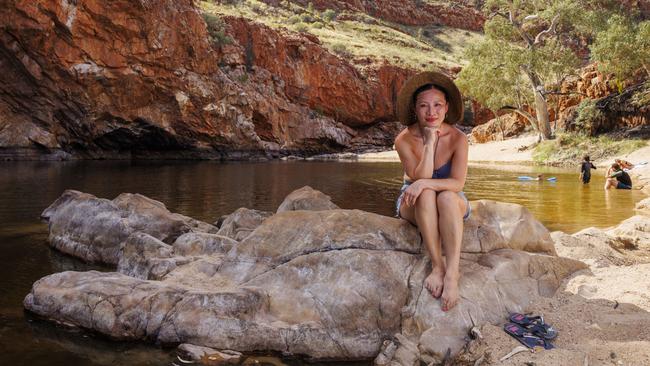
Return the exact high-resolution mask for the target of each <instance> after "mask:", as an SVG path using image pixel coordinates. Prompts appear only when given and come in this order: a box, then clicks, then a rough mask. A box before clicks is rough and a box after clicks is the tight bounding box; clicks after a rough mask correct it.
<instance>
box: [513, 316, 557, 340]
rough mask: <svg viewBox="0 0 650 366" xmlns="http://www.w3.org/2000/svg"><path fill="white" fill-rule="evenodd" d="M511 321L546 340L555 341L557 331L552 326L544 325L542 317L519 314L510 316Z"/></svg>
mask: <svg viewBox="0 0 650 366" xmlns="http://www.w3.org/2000/svg"><path fill="white" fill-rule="evenodd" d="M510 321H511V322H513V323H515V324H519V325H521V326H523V327H524V328H526V330H528V331H529V332H531V333H533V334H534V335H536V336H538V337H542V338H544V339H549V340H550V339H555V337H557V330H556V329H555V328H553V327H552V326H551V325H549V324H546V323H544V318H543V317H541V316H527V315H524V314H519V313H512V314H510Z"/></svg>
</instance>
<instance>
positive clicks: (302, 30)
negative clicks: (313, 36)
mask: <svg viewBox="0 0 650 366" xmlns="http://www.w3.org/2000/svg"><path fill="white" fill-rule="evenodd" d="M294 28H295V29H296V31H298V32H300V33H305V32H307V31H308V30H309V26H308V25H307V24H305V23H298V24H296V26H295V27H294Z"/></svg>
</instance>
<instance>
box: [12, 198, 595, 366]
mask: <svg viewBox="0 0 650 366" xmlns="http://www.w3.org/2000/svg"><path fill="white" fill-rule="evenodd" d="M472 205H473V209H474V213H475V216H474V218H473V220H474V221H473V222H469V223H468V224H467V225H466V232H465V235H466V238H464V241H463V250H462V259H461V279H460V282H459V286H460V294H461V299H460V302H459V305H458V306H457V307H455V308H454V309H452V310H451V311H450V312H447V313H445V312H443V311H442V309H441V307H440V301H439V300H438V299H434V298H433V297H431V296H430V295H429V294H428V293H427V292H426V291H425V290H423V288H422V283H423V281H424V278H425V276H426V275H427V274H428V272H429V271H430V266H431V264H430V261H429V258H428V256H427V255H426V251H425V250H423V249H422V245H421V239H420V235H419V233H418V232H417V230H416V228H415V227H414V226H412V225H411V224H409V223H408V222H406V221H405V220H401V219H396V218H392V217H386V216H381V215H377V214H373V213H369V212H364V211H359V210H342V209H330V210H289V211H284V212H280V213H277V214H275V215H273V216H271V217H268V218H266V219H264V220H263V222H261V224H260V225H259V226H257V227H256V228H255V229H254V230H253V231H252V232H251V233H250V234H248V235H247V236H246V237H245V238H244V239H243V240H241V241H239V242H238V241H236V240H234V239H232V238H228V237H226V236H222V235H218V234H205V233H186V234H183V235H181V236H179V237H177V238H176V239H175V240H174V241H172V242H165V241H163V240H161V239H159V238H156V237H155V236H153V235H150V234H148V233H144V232H138V233H133V234H131V235H129V236H128V237H127V238H125V240H124V243H123V245H122V247H121V248H122V249H121V250H120V251H119V252H118V256H119V257H120V258H119V264H118V269H119V272H121V273H99V272H94V271H90V272H63V273H57V274H53V275H50V276H47V277H44V278H43V279H41V280H39V281H37V282H36V283H35V284H34V286H33V288H32V291H31V292H30V294H28V295H27V297H26V298H25V300H24V305H25V308H26V309H28V310H30V311H32V312H34V313H36V314H39V315H40V316H43V317H46V318H49V319H53V320H55V321H59V322H63V323H66V324H73V325H76V326H80V327H84V328H88V329H93V330H96V331H99V332H101V333H103V334H106V335H108V336H111V337H114V338H118V339H132V340H137V339H148V340H151V341H155V342H160V343H191V344H194V345H198V346H205V347H211V348H214V349H217V350H224V349H228V350H235V351H240V352H254V351H278V352H282V353H284V354H302V355H307V356H309V357H311V358H314V359H339V360H353V359H370V358H374V357H375V356H377V354H378V353H379V352H380V350H381V349H382V345H383V344H384V343H385V341H387V340H391V339H397V340H401V341H400V342H398V343H399V344H395V345H393V346H392V348H391V349H390V352H382V354H383V355H384V356H383V361H384V362H386V363H390V364H408V363H409V362H411V361H413V362H419V361H423V362H427V363H430V362H434V361H439V360H441V359H442V358H443V357H444V354H445V353H447V350H449V352H452V353H456V352H458V351H459V350H460V348H461V347H462V345H463V344H464V342H465V340H464V335H465V334H466V333H467V330H468V329H469V328H470V327H472V325H473V324H480V323H485V322H491V323H498V322H501V321H502V320H503V319H504V318H505V316H507V314H508V313H509V312H512V311H525V309H526V307H527V306H529V305H530V304H531V303H532V302H534V301H535V299H536V298H538V297H539V296H551V295H552V294H553V292H554V291H555V290H556V289H557V287H558V286H559V283H560V281H561V280H562V279H563V278H565V277H566V276H568V275H569V274H570V273H572V272H574V271H576V270H579V269H582V268H585V264H584V263H582V262H578V261H574V260H570V259H566V258H559V257H557V256H555V255H554V253H555V251H554V249H553V243H552V241H550V235H549V233H548V231H547V230H546V229H545V228H544V227H543V226H542V225H541V224H539V222H537V221H536V220H535V219H534V218H533V217H532V216H531V215H530V213H528V212H527V210H525V209H524V208H522V207H520V206H519V207H516V206H517V205H514V206H513V205H511V204H500V203H495V202H489V201H480V202H472ZM107 207H110V205H109V206H107ZM87 230H88V231H90V230H92V225H91V226H90V227H89V228H87ZM468 230H469V231H468ZM522 236H523V237H522ZM476 241H478V243H477V242H476ZM549 242H550V244H549ZM384 351H386V349H385V350H384ZM414 360H415V361H414Z"/></svg>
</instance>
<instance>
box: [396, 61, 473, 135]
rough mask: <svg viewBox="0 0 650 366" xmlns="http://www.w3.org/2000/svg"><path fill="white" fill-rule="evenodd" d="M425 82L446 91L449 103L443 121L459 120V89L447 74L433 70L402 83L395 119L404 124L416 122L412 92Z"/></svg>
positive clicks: (460, 104) (460, 97)
mask: <svg viewBox="0 0 650 366" xmlns="http://www.w3.org/2000/svg"><path fill="white" fill-rule="evenodd" d="M426 84H434V85H436V86H437V87H439V88H440V89H443V90H445V91H446V92H447V104H448V105H449V110H448V111H447V116H446V117H445V122H447V123H449V124H454V123H457V122H460V120H461V119H462V118H463V97H462V96H461V95H460V90H458V87H457V86H456V84H454V81H453V80H451V79H450V78H449V77H448V76H447V75H444V74H441V73H439V72H434V71H427V72H422V73H419V74H417V75H415V76H413V77H411V78H410V79H408V80H407V81H406V83H404V85H403V86H402V89H401V90H400V91H399V94H398V95H397V106H396V109H397V111H396V112H397V119H399V121H400V122H402V124H403V125H406V126H409V125H412V124H413V123H416V122H417V117H416V116H415V108H414V107H415V106H414V104H415V103H414V101H413V93H415V91H416V90H417V89H418V88H419V87H421V86H423V85H426Z"/></svg>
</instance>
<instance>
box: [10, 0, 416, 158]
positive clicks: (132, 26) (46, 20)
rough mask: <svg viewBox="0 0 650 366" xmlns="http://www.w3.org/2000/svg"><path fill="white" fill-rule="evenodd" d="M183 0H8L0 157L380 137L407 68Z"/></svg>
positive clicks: (385, 138) (347, 142) (257, 148)
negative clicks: (361, 64)
mask: <svg viewBox="0 0 650 366" xmlns="http://www.w3.org/2000/svg"><path fill="white" fill-rule="evenodd" d="M228 22H229V27H230V29H231V30H232V31H233V32H234V33H233V34H234V35H236V36H235V37H233V38H235V42H234V43H233V44H232V45H229V46H228V47H225V48H224V49H219V48H215V47H213V45H212V44H211V43H210V40H209V36H208V34H207V31H206V25H205V22H204V20H203V18H202V15H201V13H200V11H199V10H198V9H197V8H196V7H195V4H194V2H193V1H191V0H181V1H168V0H154V1H135V2H130V1H115V2H100V1H93V0H86V1H74V2H73V1H66V0H63V1H60V2H50V1H37V2H23V1H17V0H15V1H9V2H8V4H7V6H4V7H2V9H0V24H3V26H2V28H0V75H2V78H3V82H2V83H0V157H2V158H5V159H7V158H25V159H29V158H54V159H65V158H76V157H81V158H116V157H117V158H120V157H126V158H128V157H137V158H156V157H165V158H217V159H238V158H246V157H251V156H265V157H277V156H281V155H288V154H301V153H318V152H336V151H341V150H343V149H346V150H355V149H359V148H367V147H373V146H374V147H377V146H390V144H392V137H393V136H394V134H395V133H396V131H397V130H398V128H399V126H398V124H397V123H394V122H393V123H383V124H378V122H384V121H391V120H394V117H393V113H392V104H393V102H392V101H393V100H394V98H395V93H396V90H397V88H398V87H399V86H400V85H401V82H403V80H404V79H405V78H406V77H407V76H408V75H409V74H410V71H408V70H403V69H400V68H397V67H393V66H390V65H385V66H381V67H378V68H377V69H374V70H371V71H369V72H368V74H367V75H362V74H360V73H359V71H357V70H356V69H354V68H353V67H352V66H351V65H350V64H349V63H348V62H347V61H345V60H343V59H341V58H338V57H337V56H334V55H332V54H330V53H328V52H327V51H326V50H324V48H322V47H321V46H320V45H319V43H318V42H317V40H315V39H313V38H312V37H308V36H306V35H300V34H292V33H289V32H284V33H280V32H278V31H274V30H272V29H270V28H268V27H264V26H262V25H259V24H254V23H251V22H247V21H245V20H243V19H236V18H231V19H228Z"/></svg>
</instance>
